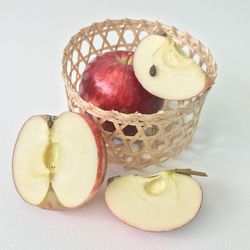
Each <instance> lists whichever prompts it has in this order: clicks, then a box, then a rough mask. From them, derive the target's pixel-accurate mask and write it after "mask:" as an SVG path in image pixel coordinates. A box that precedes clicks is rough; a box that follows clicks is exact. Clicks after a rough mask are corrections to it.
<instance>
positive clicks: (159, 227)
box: [105, 169, 205, 232]
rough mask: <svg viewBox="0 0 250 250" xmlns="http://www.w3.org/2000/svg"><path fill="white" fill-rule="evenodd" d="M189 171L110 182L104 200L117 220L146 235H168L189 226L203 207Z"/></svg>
mask: <svg viewBox="0 0 250 250" xmlns="http://www.w3.org/2000/svg"><path fill="white" fill-rule="evenodd" d="M190 174H198V175H205V174H204V173H201V172H196V171H192V170H190V169H183V170H182V169H176V170H168V171H163V172H161V173H159V174H156V175H153V176H148V177H145V176H140V175H128V176H118V177H113V178H111V179H110V180H109V182H108V185H107V188H106V191H105V200H106V203H107V206H108V208H109V209H110V210H111V212H112V213H113V214H114V215H115V216H116V217H117V218H119V219H120V220H122V221H123V222H125V223H126V224H128V225H131V226H133V227H135V228H138V229H141V230H146V231H155V232H159V231H169V230H173V229H176V228H179V227H182V226H183V225H185V224H187V223H188V222H190V221H191V220H192V219H193V218H194V217H195V215H196V214H197V213H198V211H199V209H200V206H201V203H202V189H201V186H200V185H199V184H198V183H197V182H196V181H195V180H194V179H192V178H191V177H190V176H189V175H190Z"/></svg>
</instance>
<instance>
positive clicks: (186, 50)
mask: <svg viewBox="0 0 250 250" xmlns="http://www.w3.org/2000/svg"><path fill="white" fill-rule="evenodd" d="M182 50H183V51H184V53H185V54H186V55H187V56H189V53H190V52H189V47H188V46H187V45H186V46H184V47H183V48H182Z"/></svg>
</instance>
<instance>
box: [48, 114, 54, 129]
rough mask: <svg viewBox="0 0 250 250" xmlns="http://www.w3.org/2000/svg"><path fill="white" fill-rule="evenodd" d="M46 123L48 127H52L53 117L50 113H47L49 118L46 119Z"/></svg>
mask: <svg viewBox="0 0 250 250" xmlns="http://www.w3.org/2000/svg"><path fill="white" fill-rule="evenodd" d="M47 124H48V127H49V128H52V126H53V124H54V122H53V118H52V116H51V115H49V119H48V122H47Z"/></svg>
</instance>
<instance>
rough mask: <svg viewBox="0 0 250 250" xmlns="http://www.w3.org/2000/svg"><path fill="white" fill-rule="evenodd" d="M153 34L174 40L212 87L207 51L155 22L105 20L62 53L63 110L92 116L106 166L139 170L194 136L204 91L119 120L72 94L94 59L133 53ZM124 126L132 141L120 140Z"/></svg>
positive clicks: (83, 32)
mask: <svg viewBox="0 0 250 250" xmlns="http://www.w3.org/2000/svg"><path fill="white" fill-rule="evenodd" d="M159 32H166V33H167V34H168V36H170V37H171V38H172V39H174V41H175V42H176V43H177V44H178V45H180V46H181V47H182V48H183V50H184V51H185V52H186V53H187V54H188V55H189V56H190V57H192V58H193V59H194V60H195V61H196V62H197V63H198V64H199V65H200V66H201V67H202V68H203V69H204V71H206V73H207V74H208V76H209V77H210V79H211V80H212V82H214V80H215V78H216V63H215V61H214V60H213V58H212V55H211V54H210V52H209V50H208V49H207V48H206V47H205V46H204V45H203V44H202V43H201V42H200V41H198V40H196V39H195V38H193V37H192V36H190V35H189V34H188V33H186V32H182V31H179V30H178V29H177V28H175V27H171V26H167V25H164V24H161V23H159V22H151V21H146V20H131V19H122V20H109V19H108V20H106V21H104V22H99V23H94V24H92V25H90V26H88V27H85V28H83V29H81V30H80V31H79V32H78V33H77V34H75V35H74V36H73V37H72V38H71V40H70V42H69V43H68V45H67V46H66V47H65V49H64V54H63V60H62V67H63V78H64V81H65V87H66V93H67V98H68V106H69V109H70V110H71V111H75V112H79V113H81V114H83V113H85V112H87V113H89V114H91V115H92V116H93V119H94V120H95V122H96V124H97V125H98V127H99V128H100V130H101V131H102V133H103V136H104V139H105V141H106V146H107V151H108V156H109V162H112V163H118V164H120V165H123V166H124V167H127V168H137V169H138V168H143V167H146V166H148V165H150V164H157V163H161V162H164V161H166V160H167V159H168V158H170V157H173V156H175V155H177V154H179V153H180V152H181V151H182V150H183V149H184V148H185V146H186V145H187V144H188V143H189V142H190V141H191V139H192V137H193V135H194V133H195V131H196V128H197V123H198V120H199V115H200V112H201V108H202V105H203V103H204V100H205V98H206V95H207V92H208V90H207V91H205V92H203V93H201V94H199V95H198V96H196V97H194V98H192V99H189V100H185V101H168V100H166V101H165V103H164V106H163V108H162V110H161V111H159V112H158V113H155V114H140V113H133V114H124V113H119V112H117V111H105V110H102V109H100V108H98V107H96V106H94V105H92V104H91V103H88V102H86V101H84V100H82V99H81V98H80V96H79V94H78V89H79V83H80V78H81V74H82V73H83V71H84V68H85V66H86V65H87V64H88V63H89V62H90V61H91V60H92V59H93V58H94V57H96V56H97V55H100V54H102V53H104V52H106V51H111V50H118V49H119V50H131V51H133V50H134V49H135V48H136V46H137V44H138V43H139V42H140V40H141V39H142V38H143V37H145V36H147V35H148V34H153V33H159ZM106 121H110V122H113V124H114V126H115V131H114V132H108V131H106V130H105V129H104V128H103V127H105V126H102V124H103V123H104V122H106ZM129 125H130V126H131V125H132V126H135V127H136V129H137V133H136V134H135V135H134V136H128V135H125V134H124V130H125V129H126V126H129Z"/></svg>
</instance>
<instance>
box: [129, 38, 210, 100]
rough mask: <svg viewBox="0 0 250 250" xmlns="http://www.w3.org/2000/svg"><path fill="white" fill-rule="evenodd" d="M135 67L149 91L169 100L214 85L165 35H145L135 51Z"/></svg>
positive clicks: (181, 98) (185, 96)
mask: <svg viewBox="0 0 250 250" xmlns="http://www.w3.org/2000/svg"><path fill="white" fill-rule="evenodd" d="M133 67H134V71H135V75H136V77H137V79H138V80H139V82H140V83H141V85H142V86H143V87H144V88H145V89H146V90H147V91H148V92H149V93H151V94H153V95H155V96H158V97H161V98H164V99H168V100H185V99H189V98H192V97H194V96H196V95H198V94H199V93H201V92H202V91H204V90H206V89H207V88H208V87H209V86H210V85H211V81H209V79H208V77H207V76H206V73H205V72H204V71H203V70H202V68H201V67H200V66H199V65H198V64H197V63H196V62H195V61H194V60H193V59H192V58H190V57H188V56H187V55H186V54H185V53H184V52H183V50H182V49H181V47H179V46H178V45H177V44H176V43H175V42H174V41H173V40H172V39H171V38H169V37H166V36H161V35H149V36H147V37H145V38H144V39H143V40H142V41H141V42H140V43H139V45H138V46H137V48H136V50H135V54H134V61H133Z"/></svg>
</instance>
